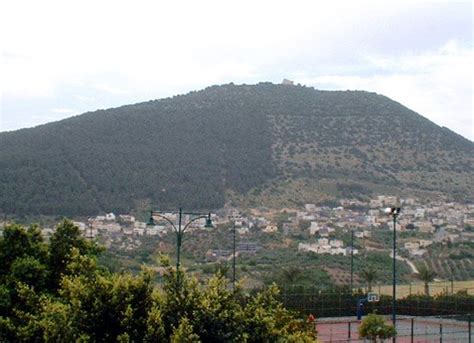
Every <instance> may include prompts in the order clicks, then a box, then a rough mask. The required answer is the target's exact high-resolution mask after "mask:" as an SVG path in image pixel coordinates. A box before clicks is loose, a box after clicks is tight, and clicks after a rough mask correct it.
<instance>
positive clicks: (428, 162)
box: [0, 83, 474, 215]
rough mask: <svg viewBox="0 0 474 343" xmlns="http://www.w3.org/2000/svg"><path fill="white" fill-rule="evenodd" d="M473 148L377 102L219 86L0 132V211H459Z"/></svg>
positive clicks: (466, 195)
mask: <svg viewBox="0 0 474 343" xmlns="http://www.w3.org/2000/svg"><path fill="white" fill-rule="evenodd" d="M473 165H474V143H473V142H471V141H469V140H467V139H465V138H463V137H461V136H460V135H457V134H455V133H454V132H452V131H450V130H448V129H446V128H441V127H439V126H437V125H435V124H434V123H432V122H430V121H429V120H427V119H426V118H424V117H422V116H420V115H419V114H417V113H415V112H413V111H411V110H409V109H408V108H406V107H404V106H402V105H400V104H399V103H397V102H394V101H392V100H390V99H388V98H387V97H385V96H382V95H378V94H375V93H368V92H363V91H319V90H315V89H313V88H309V87H304V86H299V85H298V86H290V85H274V84H270V83H260V84H258V85H233V84H228V85H223V86H212V87H208V88H206V89H204V90H201V91H197V92H191V93H189V94H186V95H180V96H175V97H172V98H167V99H161V100H154V101H149V102H144V103H139V104H135V105H128V106H123V107H119V108H114V109H108V110H99V111H95V112H89V113H85V114H82V115H79V116H76V117H73V118H69V119H66V120H62V121H59V122H54V123H50V124H46V125H42V126H38V127H35V128H32V129H22V130H18V131H14V132H5V133H0V212H5V213H16V214H24V213H28V214H63V215H92V214H95V213H99V212H105V211H114V212H118V213H122V212H129V211H131V210H133V209H146V208H148V209H149V208H151V207H153V208H159V209H175V208H177V207H178V206H182V207H184V208H187V209H207V208H219V207H221V206H223V205H224V204H225V203H226V202H229V201H230V202H233V203H235V204H241V205H253V206H258V205H267V206H277V205H278V206H291V205H293V204H301V203H303V202H306V201H312V202H320V201H328V200H331V199H334V198H336V197H341V196H345V197H366V196H369V195H371V194H372V193H380V192H385V193H393V194H403V195H426V196H432V195H443V196H446V197H448V198H454V199H456V200H465V201H472V200H473V197H474V196H473V194H474V192H473V182H472V176H473V175H472V171H473V170H474V168H473Z"/></svg>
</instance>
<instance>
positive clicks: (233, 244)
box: [232, 220, 235, 291]
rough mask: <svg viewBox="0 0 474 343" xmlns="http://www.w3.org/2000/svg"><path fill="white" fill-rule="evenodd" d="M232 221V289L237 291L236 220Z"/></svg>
mask: <svg viewBox="0 0 474 343" xmlns="http://www.w3.org/2000/svg"><path fill="white" fill-rule="evenodd" d="M232 223H233V228H232V290H233V291H235V220H233V221H232Z"/></svg>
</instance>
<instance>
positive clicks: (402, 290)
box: [374, 280, 474, 298]
mask: <svg viewBox="0 0 474 343" xmlns="http://www.w3.org/2000/svg"><path fill="white" fill-rule="evenodd" d="M429 286H430V295H437V294H441V293H445V292H447V293H448V294H451V292H452V291H453V292H454V293H456V292H458V291H461V290H466V291H467V293H468V294H470V295H474V280H468V281H454V282H453V284H452V285H451V282H450V281H439V282H432V283H429ZM374 291H378V288H377V287H374ZM424 292H425V286H424V284H423V283H420V282H417V283H412V284H411V285H409V284H397V298H404V297H406V296H407V295H410V294H424ZM380 294H385V295H392V285H381V286H380Z"/></svg>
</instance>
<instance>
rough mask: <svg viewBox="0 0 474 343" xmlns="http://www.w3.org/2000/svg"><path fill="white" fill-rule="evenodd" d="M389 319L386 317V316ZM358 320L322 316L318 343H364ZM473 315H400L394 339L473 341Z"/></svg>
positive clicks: (319, 321)
mask: <svg viewBox="0 0 474 343" xmlns="http://www.w3.org/2000/svg"><path fill="white" fill-rule="evenodd" d="M386 319H387V321H389V317H388V316H387V317H386ZM359 326H360V321H357V320H355V319H354V318H353V317H342V318H321V319H319V320H316V324H315V329H316V331H317V332H318V341H320V342H341V343H342V342H365V341H364V339H361V338H360V337H359V333H358V329H359ZM473 336H474V333H473V331H472V315H466V314H462V315H452V316H426V317H418V316H400V317H399V318H398V319H397V336H396V342H399V343H402V342H403V343H405V342H445V343H447V342H463V343H472V342H473V338H474V337H473Z"/></svg>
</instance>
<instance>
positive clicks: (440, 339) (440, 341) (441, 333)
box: [439, 323, 443, 343]
mask: <svg viewBox="0 0 474 343" xmlns="http://www.w3.org/2000/svg"><path fill="white" fill-rule="evenodd" d="M439 343H443V324H442V323H439Z"/></svg>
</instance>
